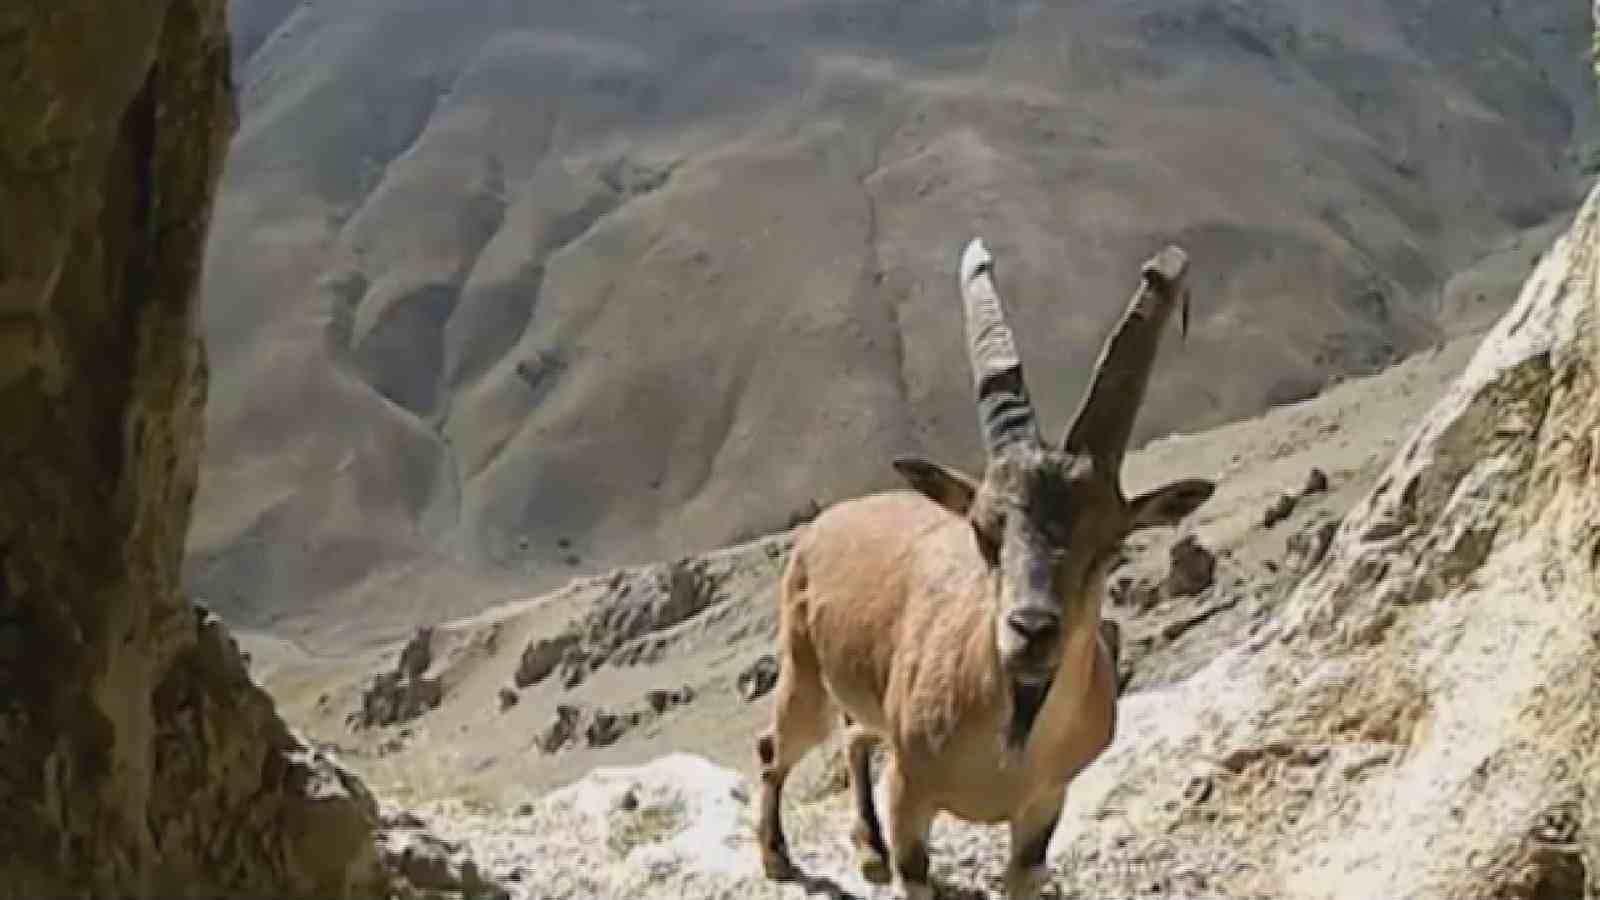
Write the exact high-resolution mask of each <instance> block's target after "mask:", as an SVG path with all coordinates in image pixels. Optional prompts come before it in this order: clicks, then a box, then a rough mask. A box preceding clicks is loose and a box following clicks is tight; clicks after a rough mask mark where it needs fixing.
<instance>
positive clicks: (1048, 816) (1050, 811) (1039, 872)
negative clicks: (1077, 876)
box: [1006, 788, 1067, 900]
mask: <svg viewBox="0 0 1600 900" xmlns="http://www.w3.org/2000/svg"><path fill="white" fill-rule="evenodd" d="M1066 799H1067V792H1066V790H1065V789H1064V788H1063V789H1058V790H1053V791H1050V792H1049V793H1047V794H1045V795H1044V796H1042V797H1038V798H1036V799H1034V800H1032V801H1031V802H1029V804H1028V805H1027V806H1025V807H1023V808H1022V809H1021V810H1019V811H1018V813H1017V814H1016V815H1015V816H1013V817H1012V819H1011V862H1010V863H1009V864H1008V865H1007V866H1006V898H1007V900H1034V898H1035V897H1038V896H1039V890H1040V888H1042V887H1044V885H1045V883H1046V882H1048V881H1049V880H1050V867H1049V866H1047V865H1045V861H1044V857H1045V851H1047V850H1049V849H1050V838H1051V836H1053V835H1054V834H1055V833H1056V823H1057V822H1060V821H1061V804H1062V803H1064V802H1065V801H1066Z"/></svg>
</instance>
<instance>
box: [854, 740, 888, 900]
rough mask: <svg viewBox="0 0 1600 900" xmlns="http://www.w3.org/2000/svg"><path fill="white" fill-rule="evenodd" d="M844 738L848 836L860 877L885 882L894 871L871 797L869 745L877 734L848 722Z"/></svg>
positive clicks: (873, 741) (870, 755)
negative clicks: (850, 798) (850, 810)
mask: <svg viewBox="0 0 1600 900" xmlns="http://www.w3.org/2000/svg"><path fill="white" fill-rule="evenodd" d="M845 740H846V752H847V754H848V758H849V764H850V788H851V791H852V793H853V794H854V795H855V803H856V825H855V828H854V829H853V830H852V831H851V832H850V839H851V842H852V843H854V844H855V847H856V859H857V860H858V862H859V865H860V866H861V877H863V878H865V879H866V880H867V881H869V882H871V883H873V884H888V883H889V882H890V881H893V880H894V872H893V871H892V870H891V869H890V868H889V848H888V846H887V845H886V844H885V843H884V841H883V825H882V824H881V823H880V821H879V820H878V807H877V804H876V803H875V802H874V800H873V797H872V747H873V745H874V744H876V743H877V742H878V737H877V735H875V734H873V733H872V732H869V731H867V730H866V729H864V728H862V727H861V726H859V725H852V726H851V727H850V730H849V731H848V732H847V733H846V739H845Z"/></svg>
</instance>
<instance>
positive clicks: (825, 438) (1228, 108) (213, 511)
mask: <svg viewBox="0 0 1600 900" xmlns="http://www.w3.org/2000/svg"><path fill="white" fill-rule="evenodd" d="M232 7H233V9H232V13H233V24H232V27H233V31H234V34H235V37H236V46H235V52H234V68H235V75H236V79H237V82H238V84H239V86H240V89H241V116H242V120H241V127H240V130H239V132H238V135H237V137H236V139H235V142H234V144H233V147H232V152H231V156H230V157H229V160H228V164H227V169H226V171H225V173H224V177H223V183H222V185H223V186H222V189H221V194H220V199H219V202H218V206H217V213H216V225H215V229H214V231H213V233H212V235H211V239H210V245H209V255H208V259H207V265H206V270H205V278H204V284H203V295H204V317H205V332H206V335H207V338H208V341H209V352H210V358H211V364H212V382H211V396H212V402H211V403H210V405H209V406H208V409H207V416H208V448H207V455H206V457H205V463H204V470H203V477H202V483H201V490H200V496H199V500H198V506H197V513H196V518H195V525H194V528H193V530H192V533H191V539H190V551H191V553H190V557H189V559H188V561H187V563H186V566H187V568H186V572H187V581H188V584H189V586H190V587H191V588H192V589H193V590H194V591H195V593H196V594H197V595H199V596H202V597H205V598H206V599H208V600H209V601H211V602H213V603H214V604H215V605H216V606H217V607H218V608H219V609H222V610H224V611H225V612H226V613H227V614H228V615H229V616H230V618H232V619H233V620H235V621H237V622H239V623H242V624H246V625H251V626H264V625H272V626H274V627H277V628H279V629H281V630H283V631H284V632H285V633H287V634H291V635H293V636H296V637H298V638H300V639H303V640H305V641H308V642H311V643H313V644H315V645H318V646H324V647H326V646H334V645H341V644H348V643H349V642H352V641H365V640H370V639H374V638H392V637H395V636H398V635H401V634H403V633H404V631H405V630H406V629H408V628H409V627H410V626H411V625H412V624H414V623H417V622H421V621H438V620H440V619H442V618H446V617H448V616H452V615H459V614H464V613H467V612H471V611H475V610H477V609H480V608H482V607H483V606H484V605H485V604H486V603H487V602H489V601H490V600H494V599H500V598H502V597H505V596H509V595H526V594H528V593H531V592H532V591H534V590H537V589H543V588H548V587H553V586H556V585H559V584H561V583H563V582H565V581H566V580H567V579H568V578H570V577H572V576H573V575H575V574H587V573H592V572H596V571H602V570H604V569H606V568H609V567H612V566H614V565H618V564H623V563H641V562H645V561H648V560H652V559H663V558H671V557H674V556H679V555H683V554H687V553H691V552H699V551H702V550H705V549H707V548H710V547H715V546H720V545H722V544H725V543H728V542H730V541H733V540H735V539H739V538H744V537H749V536H752V535H755V534H759V533H762V532H765V531H770V530H773V529H776V528H781V527H782V526H783V525H784V524H785V522H786V521H787V520H788V518H789V517H790V516H791V515H792V514H793V513H795V512H796V511H797V510H800V509H803V508H804V507H805V506H806V505H807V504H808V503H810V502H811V501H813V500H817V501H821V502H827V501H830V500H833V499H837V498H839V497H842V496H845V495H848V494H853V493H857V492H860V491H863V490H866V489H868V488H874V487H879V486H883V485H886V484H888V483H890V479H891V477H892V472H891V471H890V470H889V468H888V465H887V461H888V460H889V458H890V457H891V456H892V455H894V454H896V453H900V452H920V453H923V454H926V455H929V456H933V457H936V458H940V459H944V460H947V461H950V462H953V463H958V464H966V463H969V462H970V461H971V460H972V459H974V458H975V457H976V454H977V442H976V432H975V430H974V428H973V420H972V412H971V409H970V403H969V387H968V384H967V378H968V376H967V373H966V370H965V369H964V367H963V366H961V365H958V364H956V363H955V361H958V360H960V359H961V355H960V354H961V349H960V344H959V327H960V326H959V321H958V316H956V315H955V301H954V293H953V269H954V264H955V254H956V252H957V250H958V248H959V247H960V246H961V243H962V242H964V241H965V240H966V239H967V238H969V237H970V236H971V235H973V234H975V233H979V234H982V235H983V236H984V238H985V239H986V241H987V242H988V243H989V244H990V246H991V247H992V248H994V250H995V253H996V256H997V260H998V267H999V280H1000V285H1001V289H1002V291H1003V292H1004V293H1005V295H1006V300H1007V302H1008V305H1009V306H1010V308H1011V309H1012V310H1013V312H1012V316H1013V318H1014V319H1015V321H1016V324H1017V326H1018V331H1019V334H1020V343H1021V348H1020V349H1021V351H1022V354H1023V357H1024V359H1025V361H1026V364H1027V366H1028V368H1029V376H1030V381H1031V383H1032V384H1033V385H1035V388H1034V392H1035V394H1036V397H1035V400H1036V402H1037V403H1038V405H1039V406H1040V409H1041V414H1042V416H1043V417H1044V421H1045V424H1046V425H1047V427H1050V428H1060V427H1062V425H1063V424H1064V423H1065V421H1066V417H1067V414H1068V412H1069V408H1068V405H1069V404H1070V403H1072V402H1074V401H1075V399H1076V397H1077V396H1078V392H1079V389H1080V388H1081V386H1082V382H1083V380H1084V379H1085V378H1086V377H1087V374H1088V370H1089V367H1090V362H1091V360H1092V354H1093V353H1094V350H1095V348H1096V347H1097V345H1098V342H1099V341H1100V339H1101V337H1102V335H1103V332H1104V330H1105V329H1106V328H1107V327H1108V326H1109V324H1110V321H1111V319H1112V317H1113V316H1114V315H1116V314H1117V312H1118V311H1119V310H1120V308H1121V304H1122V303H1123V301H1124V300H1125V299H1126V296H1127V293H1128V291H1129V290H1131V288H1132V286H1133V283H1132V280H1133V277H1134V275H1135V272H1136V266H1137V264H1138V262H1139V261H1140V260H1141V259H1143V258H1144V257H1145V256H1146V255H1148V254H1149V252H1151V250H1153V249H1154V248H1155V247H1157V246H1158V245H1159V244H1160V243H1163V242H1166V241H1176V242H1179V243H1181V244H1183V245H1184V246H1185V247H1186V248H1188V249H1189V251H1190V253H1191V256H1192V259H1193V265H1194V271H1193V273H1192V275H1191V279H1192V282H1193V284H1194V288H1195V302H1194V306H1193V317H1192V320H1191V322H1190V331H1189V334H1188V337H1187V340H1186V341H1184V342H1183V343H1182V344H1179V343H1178V342H1177V339H1176V338H1174V339H1172V340H1171V341H1169V344H1168V346H1167V349H1166V350H1165V351H1164V353H1163V358H1162V360H1161V361H1160V363H1159V364H1158V367H1157V371H1156V375H1155V380H1154V383H1153V385H1152V388H1151V391H1150V400H1149V402H1148V404H1147V407H1146V408H1145V410H1144V412H1143V413H1142V415H1141V418H1140V421H1139V425H1138V429H1139V431H1138V434H1137V435H1136V440H1139V439H1142V438H1145V437H1149V436H1152V435H1157V434H1162V433H1166V432H1169V431H1172V430H1193V429H1198V428H1202V427H1205V426H1210V425H1215V424H1218V423H1221V422H1224V421H1229V420H1232V419H1235V418H1237V417H1240V416H1244V415H1250V414H1254V413H1256V412H1259V411H1261V410H1262V409H1264V408H1266V407H1267V406H1269V405H1271V404H1276V403H1281V402H1284V401H1288V400H1294V399H1299V398H1303V397H1305V396H1308V395H1310V394H1312V393H1314V392H1316V391H1318V390H1319V389H1321V388H1322V387H1323V386H1324V385H1325V384H1326V383H1327V382H1328V381H1329V380H1330V379H1333V378H1337V377H1340V376H1344V375H1347V374H1350V373H1355V372H1362V371H1369V370H1371V369H1372V368H1374V367H1377V366H1380V365H1383V364H1386V363H1388V362H1390V361H1392V360H1393V359H1395V358H1396V357H1397V356H1398V355H1402V354H1404V353H1408V352H1411V351H1414V350H1417V349H1419V348H1422V347H1425V346H1427V345H1429V344H1431V343H1434V342H1436V341H1439V340H1441V339H1443V338H1445V337H1448V336H1450V335H1452V334H1456V333H1461V332H1462V331H1466V330H1471V329H1473V328H1477V327H1480V326H1481V325H1483V324H1485V323H1486V322H1488V321H1490V320H1492V318H1493V317H1494V316H1495V315H1496V314H1497V313H1498V312H1500V311H1501V310H1503V309H1504V308H1505V305H1506V304H1507V303H1508V302H1509V299H1510V292H1511V288H1512V287H1514V286H1515V285H1516V284H1517V283H1518V282H1519V281H1520V279H1521V278H1522V277H1523V276H1524V275H1525V274H1526V272H1527V271H1528V267H1529V265H1530V262H1531V260H1532V258H1533V257H1534V256H1536V255H1537V253H1538V251H1539V250H1541V249H1543V248H1544V247H1545V246H1547V245H1548V241H1549V239H1550V237H1551V236H1553V235H1554V234H1555V233H1557V231H1558V230H1559V229H1560V228H1562V227H1563V226H1564V224H1565V221H1566V218H1567V217H1568V216H1569V215H1570V212H1571V210H1572V209H1573V207H1574V205H1575V203H1576V201H1577V199H1578V196H1579V180H1580V177H1581V175H1582V171H1583V168H1584V166H1585V165H1586V164H1587V163H1588V161H1589V159H1590V155H1591V148H1590V144H1589V142H1590V141H1591V140H1592V138H1593V137H1594V129H1593V112H1592V107H1593V105H1594V102H1593V92H1592V87H1591V85H1590V81H1589V78H1588V74H1587V71H1586V59H1587V57H1586V52H1587V47H1588V41H1589V24H1588V21H1587V18H1586V14H1585V10H1583V9H1582V8H1581V7H1579V6H1578V5H1575V4H1571V3H1566V2H1558V0H1524V2H1517V3H1512V2H1499V0H1492V2H1476V0H1474V2H1458V0H1449V2H1446V0H1387V2H1375V0H1336V2H1311V0H1268V2H1261V3H1240V2H1226V0H1177V2H1173V0H1135V2H1110V0H1091V2H1082V3H1072V4H1039V3H1025V2H1011V0H985V2H977V0H953V2H940V3H931V4H927V3H924V4H911V3H907V2H903V0H867V2H837V0H786V2H777V0H759V2H746V0H741V2H731V0H704V2H695V3H686V4H655V3H644V2H631V0H597V2H593V3H583V4H567V3H553V2H542V0H541V2H500V0H496V2H481V3H472V4H457V3H445V2H442V0H399V2H385V3H377V2H365V0H329V2H320V3H316V4H306V3H290V2H286V0H234V2H233V4H232Z"/></svg>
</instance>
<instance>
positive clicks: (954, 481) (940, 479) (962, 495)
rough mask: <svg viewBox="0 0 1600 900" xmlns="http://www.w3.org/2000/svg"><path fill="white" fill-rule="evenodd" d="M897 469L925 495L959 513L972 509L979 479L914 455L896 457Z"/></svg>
mask: <svg viewBox="0 0 1600 900" xmlns="http://www.w3.org/2000/svg"><path fill="white" fill-rule="evenodd" d="M894 470H895V471H896V472H899V473H900V477H901V478H904V479H905V480H906V481H907V482H909V483H910V484H911V486H912V487H913V488H916V489H917V491H918V492H919V493H921V494H922V495H923V496H924V497H927V498H928V499H929V500H932V501H933V502H935V503H937V504H939V505H940V506H942V507H944V508H945V509H948V510H950V511H951V512H953V513H955V514H956V515H958V516H964V515H966V514H967V513H968V512H970V511H971V510H972V498H974V497H976V496H977V495H978V483H977V482H976V481H973V480H972V479H971V478H968V477H967V476H965V475H963V474H961V473H960V472H957V471H956V470H955V469H952V468H950V467H948V466H941V465H939V464H938V463H933V462H928V461H927V460H925V459H918V458H916V457H913V456H901V457H898V458H896V459H895V461H894Z"/></svg>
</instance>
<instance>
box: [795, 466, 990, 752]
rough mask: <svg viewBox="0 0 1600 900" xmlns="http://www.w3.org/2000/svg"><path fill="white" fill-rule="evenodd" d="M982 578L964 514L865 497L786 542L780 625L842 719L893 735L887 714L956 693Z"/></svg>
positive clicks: (972, 641)
mask: <svg viewBox="0 0 1600 900" xmlns="http://www.w3.org/2000/svg"><path fill="white" fill-rule="evenodd" d="M986 577H987V573H986V568H985V566H984V564H983V560H982V557H981V556H980V555H979V553H978V549H977V544H976V542H975V540H974V538H973V534H972V529H971V526H970V524H969V523H968V522H967V520H966V519H964V518H962V517H960V516H957V515H955V514H953V513H951V512H950V511H949V510H946V509H945V508H944V507H942V506H939V505H938V504H936V503H934V502H932V501H931V500H928V499H927V498H925V497H923V496H922V495H921V494H918V493H915V492H911V491H891V492H885V493H880V494H872V495H869V496H866V497H861V498H858V499H854V500H848V501H845V502H842V503H839V504H836V505H834V506H832V507H829V508H828V509H827V510H825V511H824V512H823V513H822V514H821V515H819V516H818V517H817V518H816V519H815V520H813V521H812V522H811V523H810V524H809V525H807V526H806V527H805V529H804V531H803V533H802V534H801V535H800V536H799V537H798V539H797V540H796V543H795V549H794V556H793V558H792V559H791V563H790V571H789V575H788V577H787V579H786V581H787V584H786V590H785V602H786V603H787V604H789V605H790V608H789V609H788V610H787V611H786V615H785V619H786V620H787V621H788V622H790V625H791V627H798V628H799V629H801V630H802V631H803V632H804V638H805V639H806V641H807V643H808V644H809V645H810V647H811V648H812V649H813V651H814V652H815V655H816V657H817V661H818V663H819V665H820V667H821V670H822V674H823V680H824V681H825V683H826V686H827V688H828V690H829V691H830V692H831V693H832V694H833V696H834V699H835V700H836V701H838V702H839V704H840V705H841V706H843V707H844V708H845V710H846V711H847V712H848V713H850V715H851V717H852V718H854V719H855V720H856V721H858V722H861V723H862V724H863V725H866V726H867V727H869V728H873V729H874V730H878V731H885V732H888V731H899V730H901V728H900V727H899V726H900V725H903V724H905V723H895V722H891V721H890V720H891V719H893V718H895V716H894V715H893V713H892V710H893V708H894V707H897V706H898V707H904V706H909V705H914V704H915V703H916V701H915V700H914V699H913V697H914V696H915V695H917V694H920V693H925V692H938V693H940V694H941V695H945V694H948V693H949V692H950V691H952V690H959V688H960V685H958V684H957V682H958V681H959V680H960V678H961V675H960V671H961V663H960V659H961V657H962V656H964V655H967V654H969V653H972V652H981V648H983V647H985V646H987V642H986V641H985V640H984V638H986V636H987V634H988V632H989V630H991V629H992V624H991V623H990V621H989V619H988V618H987V616H988V613H989V610H988V604H987V601H986V596H987V595H986V593H985V591H984V588H983V585H984V583H985V581H986ZM974 648H978V649H976V650H975V649H974ZM941 705H942V704H941Z"/></svg>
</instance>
